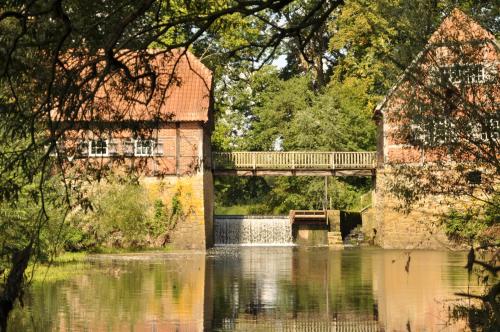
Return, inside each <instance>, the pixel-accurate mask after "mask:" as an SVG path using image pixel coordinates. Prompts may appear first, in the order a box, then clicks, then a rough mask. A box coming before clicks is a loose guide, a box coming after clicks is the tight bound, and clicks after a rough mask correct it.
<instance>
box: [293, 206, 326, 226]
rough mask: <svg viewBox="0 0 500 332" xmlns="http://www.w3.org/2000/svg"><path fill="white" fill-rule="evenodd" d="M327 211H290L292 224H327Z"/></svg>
mask: <svg viewBox="0 0 500 332" xmlns="http://www.w3.org/2000/svg"><path fill="white" fill-rule="evenodd" d="M326 216H327V215H326V211H325V210H290V217H289V218H290V223H291V224H292V225H293V224H303V225H304V224H326V222H327V218H326Z"/></svg>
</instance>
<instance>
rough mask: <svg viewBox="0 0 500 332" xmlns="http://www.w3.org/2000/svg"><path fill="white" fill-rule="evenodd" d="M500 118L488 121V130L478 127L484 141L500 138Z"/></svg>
mask: <svg viewBox="0 0 500 332" xmlns="http://www.w3.org/2000/svg"><path fill="white" fill-rule="evenodd" d="M499 122H500V121H499V120H498V119H489V121H487V123H486V128H485V129H486V130H482V129H481V128H478V130H477V132H479V133H480V135H481V139H482V140H483V141H488V140H489V139H490V138H491V139H497V140H498V139H500V124H499Z"/></svg>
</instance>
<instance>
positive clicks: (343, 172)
mask: <svg viewBox="0 0 500 332" xmlns="http://www.w3.org/2000/svg"><path fill="white" fill-rule="evenodd" d="M213 174H214V175H215V176H367V177H368V176H375V174H376V170H375V169H338V170H329V169H317V170H313V169H304V170H299V169H297V170H279V169H268V170H261V169H256V170H251V169H250V170H243V169H214V170H213Z"/></svg>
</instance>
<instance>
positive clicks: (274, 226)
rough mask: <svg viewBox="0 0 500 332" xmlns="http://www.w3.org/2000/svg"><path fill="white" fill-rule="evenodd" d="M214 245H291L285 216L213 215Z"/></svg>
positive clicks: (288, 225)
mask: <svg viewBox="0 0 500 332" xmlns="http://www.w3.org/2000/svg"><path fill="white" fill-rule="evenodd" d="M214 242H215V245H217V246H221V245H242V246H251V245H254V246H258V245H262V246H264V245H265V246H283V245H293V241H292V226H291V224H290V221H289V218H288V217H286V216H215V220H214Z"/></svg>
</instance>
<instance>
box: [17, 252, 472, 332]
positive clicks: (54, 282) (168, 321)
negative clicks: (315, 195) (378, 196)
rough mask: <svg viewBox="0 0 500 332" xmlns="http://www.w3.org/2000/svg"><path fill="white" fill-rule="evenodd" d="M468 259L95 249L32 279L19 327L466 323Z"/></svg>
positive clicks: (315, 327) (340, 327)
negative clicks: (463, 297) (452, 317)
mask: <svg viewBox="0 0 500 332" xmlns="http://www.w3.org/2000/svg"><path fill="white" fill-rule="evenodd" d="M465 256H466V254H465V253H463V252H458V253H457V252H446V251H412V252H409V251H399V250H381V249H377V248H350V249H344V250H340V251H333V250H329V249H328V248H299V247H290V246H289V247H232V248H228V247H224V248H215V249H212V250H210V251H208V252H207V253H203V252H196V253H194V252H172V253H148V254H127V255H93V256H90V257H89V259H88V261H86V262H85V263H79V264H68V265H66V266H63V267H62V269H63V270H64V269H67V272H70V273H68V274H67V275H66V276H64V277H60V278H57V277H54V278H52V277H50V273H51V272H50V271H49V274H48V277H47V279H46V280H45V281H43V282H41V281H37V282H34V283H33V285H32V287H31V289H30V290H29V292H28V293H27V294H26V295H25V300H24V309H20V308H17V309H16V310H15V311H14V313H13V315H12V316H11V319H10V330H11V331H202V330H206V331H212V330H215V331H233V330H239V331H249V330H251V331H457V330H460V329H462V328H463V324H462V323H456V324H455V325H450V324H451V323H450V322H449V319H448V310H449V306H450V305H452V304H453V303H454V302H455V301H456V297H455V296H454V295H453V293H454V292H456V291H466V290H467V289H468V287H472V286H468V277H467V273H466V271H465V269H464V268H463V266H464V262H465V260H466V257H465ZM57 269H58V271H59V272H60V270H61V267H57ZM63 275H64V274H63ZM472 288H474V287H472Z"/></svg>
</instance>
